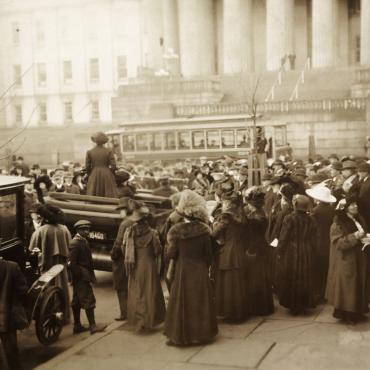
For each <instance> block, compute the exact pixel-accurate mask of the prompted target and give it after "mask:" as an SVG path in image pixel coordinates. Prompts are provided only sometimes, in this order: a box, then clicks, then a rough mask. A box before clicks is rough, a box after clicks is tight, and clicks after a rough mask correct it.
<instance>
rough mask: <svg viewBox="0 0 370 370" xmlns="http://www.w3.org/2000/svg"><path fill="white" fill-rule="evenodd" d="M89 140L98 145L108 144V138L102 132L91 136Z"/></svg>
mask: <svg viewBox="0 0 370 370" xmlns="http://www.w3.org/2000/svg"><path fill="white" fill-rule="evenodd" d="M91 140H92V141H93V142H94V143H95V144H98V145H103V144H105V143H107V142H108V140H109V138H108V136H107V135H106V134H105V133H104V132H96V133H95V134H94V135H93V136H91Z"/></svg>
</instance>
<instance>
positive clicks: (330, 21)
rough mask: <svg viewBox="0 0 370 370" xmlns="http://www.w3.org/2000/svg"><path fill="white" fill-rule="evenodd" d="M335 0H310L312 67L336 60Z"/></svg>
mask: <svg viewBox="0 0 370 370" xmlns="http://www.w3.org/2000/svg"><path fill="white" fill-rule="evenodd" d="M337 7H338V4H337V0H312V67H332V66H334V65H335V62H336V34H337V21H336V19H337V11H338V9H337Z"/></svg>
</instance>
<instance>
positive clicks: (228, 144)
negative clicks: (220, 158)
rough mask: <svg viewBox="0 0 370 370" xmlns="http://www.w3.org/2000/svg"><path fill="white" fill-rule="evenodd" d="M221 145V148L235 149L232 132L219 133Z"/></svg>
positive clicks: (223, 131)
mask: <svg viewBox="0 0 370 370" xmlns="http://www.w3.org/2000/svg"><path fill="white" fill-rule="evenodd" d="M221 144H222V147H223V148H234V147H235V136H234V130H222V131H221Z"/></svg>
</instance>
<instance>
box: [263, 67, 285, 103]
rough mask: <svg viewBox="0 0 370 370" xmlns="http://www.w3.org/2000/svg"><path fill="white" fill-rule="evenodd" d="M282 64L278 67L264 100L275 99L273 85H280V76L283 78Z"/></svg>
mask: <svg viewBox="0 0 370 370" xmlns="http://www.w3.org/2000/svg"><path fill="white" fill-rule="evenodd" d="M284 65H285V64H284ZM284 65H282V66H281V67H280V68H279V71H278V74H277V76H276V79H275V81H274V83H273V84H272V86H271V88H270V91H269V92H268V94H267V96H266V98H265V102H268V101H270V100H274V99H275V87H276V86H277V85H281V82H282V78H283V68H284Z"/></svg>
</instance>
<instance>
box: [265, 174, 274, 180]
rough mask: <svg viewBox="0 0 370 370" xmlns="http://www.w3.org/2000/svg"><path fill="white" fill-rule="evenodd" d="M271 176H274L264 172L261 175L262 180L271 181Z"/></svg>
mask: <svg viewBox="0 0 370 370" xmlns="http://www.w3.org/2000/svg"><path fill="white" fill-rule="evenodd" d="M273 177H274V175H273V174H272V173H269V172H266V173H265V174H264V175H263V176H262V181H271V180H272V178H273Z"/></svg>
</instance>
